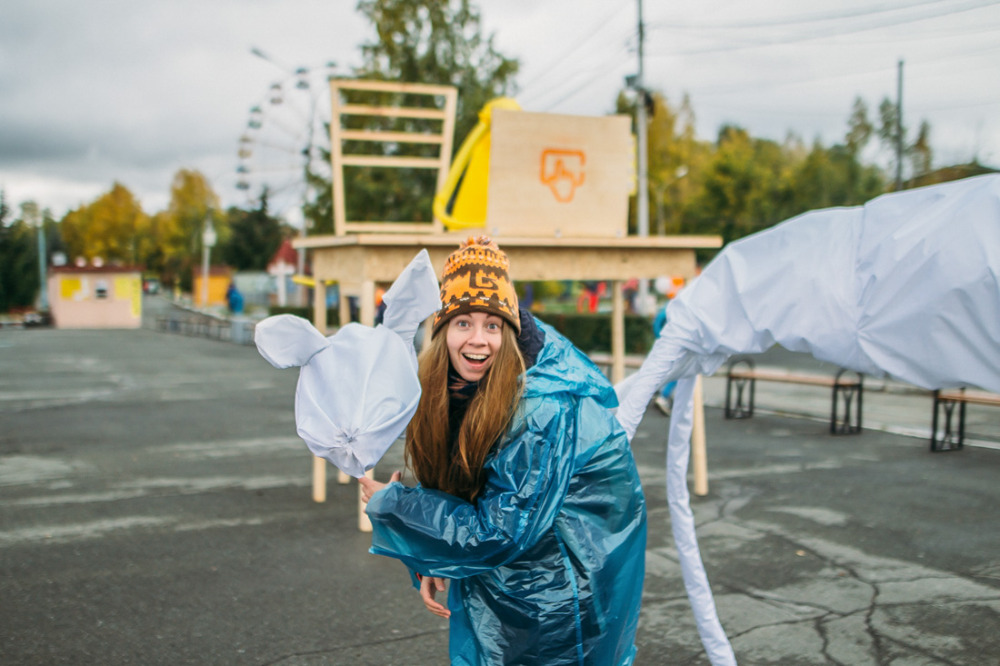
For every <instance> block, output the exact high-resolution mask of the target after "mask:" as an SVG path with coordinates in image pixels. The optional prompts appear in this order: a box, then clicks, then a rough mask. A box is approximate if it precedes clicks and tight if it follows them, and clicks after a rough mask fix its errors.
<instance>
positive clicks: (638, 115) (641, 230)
mask: <svg viewBox="0 0 1000 666" xmlns="http://www.w3.org/2000/svg"><path fill="white" fill-rule="evenodd" d="M638 3H639V49H638V50H639V73H638V75H637V76H636V84H635V85H636V92H637V93H638V95H639V101H638V108H637V109H636V111H635V124H636V128H635V140H636V143H637V144H638V145H637V146H636V153H637V155H636V159H637V162H638V164H637V170H638V172H639V173H638V174H637V175H638V181H639V182H638V183H637V187H636V195H635V202H636V205H635V218H636V231H637V232H638V235H639V236H640V237H646V236H649V156H648V150H649V146H648V141H647V139H646V79H645V72H644V71H643V46H644V45H643V42H644V41H645V31H646V30H645V26H644V25H643V22H642V0H638ZM636 301H637V305H638V310H639V312H640V313H642V314H647V313H648V312H649V310H650V308H649V280H646V279H643V280H640V281H639V293H638V298H637V299H636Z"/></svg>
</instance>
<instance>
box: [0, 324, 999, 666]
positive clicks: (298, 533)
mask: <svg viewBox="0 0 1000 666" xmlns="http://www.w3.org/2000/svg"><path fill="white" fill-rule="evenodd" d="M775 358H776V359H777V360H778V361H781V362H786V363H788V364H795V363H806V362H805V361H803V360H802V359H799V358H797V357H794V356H793V357H788V358H785V357H783V356H781V355H780V354H779V355H778V356H777V357H775ZM296 379H297V371H296V370H294V369H290V370H276V369H274V368H272V367H271V366H270V365H269V364H268V363H266V362H265V361H264V360H263V359H262V358H261V357H260V356H259V355H258V354H257V352H256V350H255V348H254V347H252V346H240V345H235V344H231V343H227V342H218V341H213V340H204V339H198V338H191V337H185V336H181V335H174V334H168V333H160V332H157V331H153V330H146V329H143V330H136V331H58V330H48V329H36V330H28V329H26V330H9V329H4V330H0V664H261V665H263V664H284V665H305V664H309V665H313V664H380V665H382V664H410V665H422V664H444V663H447V635H448V631H447V623H446V622H444V621H442V620H439V619H438V618H436V617H434V616H433V615H431V614H429V613H428V612H426V611H425V610H424V609H423V605H422V604H421V603H420V601H419V598H418V595H417V593H416V591H415V590H413V589H412V588H411V587H410V584H409V578H408V576H407V574H406V572H405V571H404V569H403V567H402V566H401V565H400V564H398V563H397V562H395V561H393V560H389V559H387V558H382V557H377V556H374V555H370V554H369V553H368V552H367V550H368V546H369V544H370V537H369V535H367V534H365V533H362V532H359V531H358V530H357V528H356V520H357V518H356V497H357V495H356V488H355V486H354V484H353V483H352V484H349V485H339V484H338V483H337V482H336V474H335V470H334V469H333V468H332V467H331V468H330V475H329V480H330V482H329V486H328V500H327V502H325V503H322V504H317V503H314V502H313V501H312V499H311V492H310V484H311V468H312V460H311V457H310V455H309V453H308V451H307V449H306V447H305V445H304V444H303V443H302V442H301V440H299V439H298V438H297V437H296V435H295V426H294V414H293V399H294V391H295V382H296ZM723 381H724V380H722V379H721V378H720V377H712V378H708V379H707V380H706V383H705V386H706V388H705V395H706V403H707V404H708V407H707V409H706V431H707V439H708V464H709V494H708V495H707V496H706V497H696V498H693V500H692V508H693V510H694V513H695V517H696V522H697V525H698V535H699V539H700V545H701V551H702V555H703V559H704V561H705V566H706V569H707V571H708V576H709V580H710V582H711V583H712V587H713V590H714V593H715V598H716V603H717V606H718V611H719V616H720V618H721V621H722V624H723V626H724V628H725V629H726V632H727V634H728V635H729V637H730V640H731V641H732V643H733V647H734V649H735V652H736V655H737V658H738V660H739V663H741V664H845V665H847V664H849V665H852V666H854V665H864V664H892V665H894V666H896V665H909V664H913V665H917V664H970V665H973V664H975V665H977V666H978V665H980V664H995V663H1000V512H998V511H997V508H996V506H997V501H998V499H1000V484H998V483H997V480H998V473H1000V450H997V448H996V447H997V446H1000V437H997V436H996V435H995V433H1000V410H998V409H994V410H992V412H989V411H982V412H976V413H974V414H972V415H971V417H970V418H971V420H972V421H973V422H974V424H975V425H974V427H973V426H970V428H971V429H972V431H973V438H972V439H973V442H974V443H975V444H976V445H974V446H967V447H966V448H965V449H963V450H961V451H957V452H949V453H937V454H932V453H930V452H929V451H928V447H927V441H926V439H925V438H924V437H922V436H921V434H920V432H919V431H920V429H921V428H923V429H924V430H927V429H929V425H930V416H931V414H930V402H929V399H928V398H927V396H926V395H925V394H921V393H919V392H914V391H907V390H905V387H904V388H900V387H892V386H883V387H882V388H881V389H879V388H878V385H876V384H875V383H872V388H873V390H872V394H871V396H872V397H869V396H868V395H867V394H866V398H865V400H866V407H870V409H871V410H873V411H872V418H871V424H872V426H873V427H872V428H870V429H866V430H865V431H864V432H863V433H862V434H860V435H855V436H833V435H830V434H828V428H827V424H826V423H825V421H824V418H823V416H822V415H823V414H825V413H827V411H828V408H829V403H828V401H829V396H824V395H816V396H811V395H808V394H807V392H805V390H804V389H801V388H800V389H796V388H795V387H784V386H779V385H773V386H772V387H767V385H766V384H764V383H762V384H759V385H758V411H757V414H756V415H755V416H754V418H752V419H749V420H742V421H730V420H726V419H724V418H723V415H722V410H721V409H719V408H718V407H717V406H714V405H717V404H719V392H720V390H723V389H722V388H721V387H722V386H723V384H722V382H723ZM880 396H882V397H883V398H884V402H885V405H884V406H879V405H880V402H879V398H880ZM813 403H815V405H816V410H813V409H812V408H811V405H812V404H813ZM820 408H821V410H820ZM817 410H819V411H817ZM880 410H881V411H880ZM813 412H815V413H813ZM922 424H923V425H922ZM666 427H667V420H666V418H665V417H664V416H663V415H661V414H660V413H659V411H658V410H657V409H656V408H655V407H653V408H651V409H650V410H649V412H648V413H647V415H646V418H645V420H644V421H643V423H642V424H641V426H640V428H639V431H638V433H637V435H636V438H635V440H634V442H633V448H634V451H635V455H636V458H637V461H638V463H639V466H640V472H641V475H642V479H643V484H644V488H645V491H646V495H647V499H648V504H649V525H650V532H649V547H648V551H647V560H646V562H647V573H646V581H645V591H644V594H643V601H642V603H643V608H642V617H641V624H640V629H639V635H638V639H637V643H638V648H639V656H638V660H637V662H636V663H637V664H640V665H647V664H706V663H708V662H707V660H706V658H705V656H704V653H703V651H702V648H701V644H700V642H699V640H698V636H697V633H696V631H695V627H694V621H693V618H692V616H691V612H690V608H689V606H688V602H687V598H686V596H685V594H684V589H683V584H682V581H681V578H680V571H679V566H678V564H677V555H676V552H675V549H674V547H673V542H672V537H671V534H670V525H669V523H670V519H669V515H668V510H667V506H666V501H665V488H664V461H665V452H666V447H665V438H666ZM401 464H402V445H401V442H399V443H397V444H396V445H394V446H393V448H392V449H391V450H390V452H389V454H388V455H387V457H386V459H385V461H384V462H383V464H380V466H379V467H378V469H377V471H376V474H377V476H378V477H379V478H382V479H386V478H387V477H388V475H389V474H390V473H391V471H392V470H394V469H396V468H398V467H400V466H401Z"/></svg>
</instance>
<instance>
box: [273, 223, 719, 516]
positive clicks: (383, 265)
mask: <svg viewBox="0 0 1000 666" xmlns="http://www.w3.org/2000/svg"><path fill="white" fill-rule="evenodd" d="M476 231H477V230H465V231H462V232H453V233H442V234H383V233H370V234H350V235H342V236H336V235H333V236H310V237H307V238H299V239H296V240H294V241H292V245H293V246H294V247H295V248H306V249H308V250H310V251H311V252H312V267H313V276H314V277H315V279H316V287H315V289H314V291H313V312H314V317H315V319H314V321H313V323H314V325H315V326H316V328H317V329H318V330H319V331H320V333H322V334H323V335H326V334H327V321H326V307H325V305H326V285H327V284H328V283H330V282H339V283H341V284H343V283H344V282H345V281H346V282H348V283H350V284H354V285H358V286H359V289H358V290H357V293H358V295H359V305H360V323H362V324H364V325H366V326H373V325H374V323H375V286H376V283H380V282H382V283H384V282H392V281H393V280H395V279H396V278H397V277H398V276H399V274H400V272H402V270H403V269H404V268H405V267H406V265H407V264H408V263H409V262H410V260H412V259H413V257H414V256H415V255H416V254H417V252H419V251H420V250H422V249H426V250H427V251H428V253H429V254H430V259H431V263H432V264H433V265H434V266H443V265H444V261H445V259H446V258H447V256H448V255H449V254H450V253H451V252H452V251H454V250H455V249H456V248H457V247H458V244H459V243H460V242H461V241H462V240H464V239H465V238H467V237H468V236H469V235H470V234H474V233H475V232H476ZM498 242H499V243H500V244H501V247H503V249H504V252H506V253H507V256H508V257H510V261H511V265H512V266H514V267H516V269H515V271H516V272H515V273H514V278H515V280H531V281H534V280H611V281H612V283H613V287H612V295H613V300H612V313H611V381H612V382H619V381H621V380H622V379H624V378H625V298H624V296H623V294H622V289H621V286H622V283H623V282H625V281H626V280H629V279H631V278H634V277H639V278H654V277H657V276H659V275H664V274H669V275H679V276H683V277H685V278H687V279H690V278H693V277H694V276H695V275H696V262H695V250H697V249H703V248H710V249H715V248H719V247H721V246H722V239H721V238H720V237H718V236H659V237H648V238H640V237H636V236H629V237H626V238H562V239H558V238H525V237H506V236H505V237H501V238H498ZM343 296H344V292H343V291H342V292H341V301H340V303H341V305H340V307H341V318H342V319H341V320H342V321H347V320H348V319H349V313H348V312H346V309H347V299H346V298H344V297H343ZM703 432H704V430H703V426H702V429H701V433H703ZM702 436H703V435H702ZM699 460H701V461H702V462H701V463H698V461H697V460H696V461H695V462H696V463H697V464H700V465H703V464H704V463H703V461H704V457H703V456H702V457H701V458H699ZM326 474H327V467H326V461H325V460H323V459H321V458H316V459H315V461H314V466H313V499H314V500H315V501H316V502H324V501H326ZM701 478H702V479H703V478H704V473H702V474H701ZM349 480H350V479H349V477H347V475H344V474H341V476H340V482H341V483H347V482H348V481H349ZM696 486H697V488H696V490H698V491H700V492H699V494H703V493H704V492H707V489H704V490H703V488H704V482H702V484H701V485H699V484H696ZM358 488H359V493H360V485H359V487H358ZM358 525H359V529H361V530H362V531H370V530H371V524H370V523H369V522H368V517H367V516H366V515H365V514H364V509H363V506H362V505H361V504H360V503H359V506H358Z"/></svg>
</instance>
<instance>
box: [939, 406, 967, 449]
mask: <svg viewBox="0 0 1000 666" xmlns="http://www.w3.org/2000/svg"><path fill="white" fill-rule="evenodd" d="M956 405H957V406H958V424H957V426H958V431H957V432H956V431H955V429H954V428H953V427H952V417H954V416H955V407H956ZM939 414H940V415H941V416H943V417H944V418H943V419H939V418H938V415H939ZM942 421H943V422H942ZM939 424H941V426H942V429H941V434H940V436H938V425H939ZM964 443H965V403H964V402H957V401H955V400H943V399H941V397H940V396H939V395H938V392H937V391H935V392H934V417H933V420H932V421H931V451H932V452H937V451H958V450H960V449H961V448H962V446H963V445H964Z"/></svg>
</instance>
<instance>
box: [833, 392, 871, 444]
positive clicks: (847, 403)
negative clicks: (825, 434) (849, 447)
mask: <svg viewBox="0 0 1000 666" xmlns="http://www.w3.org/2000/svg"><path fill="white" fill-rule="evenodd" d="M863 394H864V392H863V390H862V387H861V384H835V385H834V387H833V401H832V404H833V407H832V409H831V411H830V434H831V435H856V434H858V433H860V432H861V407H862V404H861V400H862V395H863ZM855 397H856V398H857V404H856V405H855V404H854V402H855V401H854V399H855ZM841 399H842V400H843V410H840V409H838V407H839V403H840V401H841ZM841 412H842V416H841Z"/></svg>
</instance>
